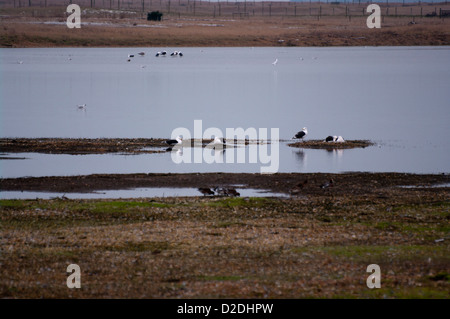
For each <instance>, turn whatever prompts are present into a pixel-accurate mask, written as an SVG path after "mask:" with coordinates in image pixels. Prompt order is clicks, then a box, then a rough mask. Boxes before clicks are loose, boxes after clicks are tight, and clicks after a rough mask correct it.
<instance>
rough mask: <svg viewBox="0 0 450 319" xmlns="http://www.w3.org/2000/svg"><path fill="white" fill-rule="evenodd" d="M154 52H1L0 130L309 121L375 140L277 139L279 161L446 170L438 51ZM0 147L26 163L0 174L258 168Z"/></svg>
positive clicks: (88, 133)
mask: <svg viewBox="0 0 450 319" xmlns="http://www.w3.org/2000/svg"><path fill="white" fill-rule="evenodd" d="M160 50H167V52H168V53H169V54H170V53H171V52H172V50H171V48H64V49H54V48H51V49H49V48H44V49H0V81H1V91H0V93H1V97H0V105H1V108H0V118H1V128H0V134H1V136H2V137H71V138H95V137H111V138H112V137H124V138H132V137H144V138H150V137H162V138H169V137H170V136H171V134H172V131H173V130H174V129H175V128H177V127H184V128H186V129H188V130H190V131H191V132H192V135H193V136H192V137H196V138H199V137H201V136H196V135H195V134H194V120H202V125H203V131H204V130H206V129H207V128H212V127H215V128H218V129H220V130H221V131H222V132H223V133H224V135H225V132H226V129H227V128H238V127H242V128H244V129H247V128H256V129H257V130H258V129H259V128H267V129H268V131H269V133H270V129H271V128H278V129H279V138H280V139H281V140H289V139H290V138H291V137H292V136H293V135H294V134H295V133H296V132H297V131H299V130H300V129H301V128H302V127H304V126H306V127H307V128H308V136H307V137H308V138H309V139H324V138H325V137H326V136H328V135H342V136H343V137H344V138H345V139H370V140H372V141H374V142H375V143H376V145H375V146H371V147H368V148H365V149H352V150H343V151H332V152H329V151H326V150H313V149H293V148H290V147H288V146H287V145H286V144H287V142H284V141H282V142H280V143H274V144H272V147H279V168H278V171H280V172H346V171H371V172H388V171H389V172H413V173H441V172H444V173H448V172H449V171H450V170H449V168H450V164H449V163H450V161H449V159H450V156H449V155H450V142H449V138H448V136H450V129H449V124H448V123H450V112H449V111H450V48H449V47H357V48H177V49H176V50H180V51H182V52H183V54H184V56H183V57H176V58H175V57H170V56H169V57H155V53H156V52H157V51H160ZM174 50H175V49H174ZM140 51H144V52H145V53H146V55H145V56H143V57H142V56H139V55H138V54H137V53H138V52H140ZM128 54H134V55H135V57H134V58H131V61H130V62H127V59H128ZM275 59H278V63H277V64H276V65H275V66H274V65H273V64H272V62H274V60H275ZM78 104H86V110H79V109H77V105H78ZM201 133H203V132H201ZM268 138H270V134H269V136H268ZM269 152H270V149H269ZM2 156H3V157H8V156H9V157H24V158H26V159H18V160H0V176H1V177H19V176H46V175H78V174H91V173H149V172H174V173H182V172H218V171H221V172H259V171H260V167H261V166H265V165H264V164H261V163H259V162H258V163H254V164H250V163H247V164H239V163H233V164H231V163H213V164H206V163H201V164H194V163H191V164H188V163H181V164H176V163H174V162H173V161H172V158H171V155H170V154H169V153H164V154H147V155H121V154H119V155H84V156H70V155H47V154H7V155H2Z"/></svg>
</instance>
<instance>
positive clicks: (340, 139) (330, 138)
mask: <svg viewBox="0 0 450 319" xmlns="http://www.w3.org/2000/svg"><path fill="white" fill-rule="evenodd" d="M325 142H335V143H344V142H345V140H344V138H343V137H342V136H336V135H333V136H331V135H329V136H327V138H326V139H325Z"/></svg>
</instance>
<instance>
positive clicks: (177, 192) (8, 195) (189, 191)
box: [0, 187, 289, 199]
mask: <svg viewBox="0 0 450 319" xmlns="http://www.w3.org/2000/svg"><path fill="white" fill-rule="evenodd" d="M236 190H237V191H238V192H239V194H240V197H289V195H287V194H282V193H273V192H269V191H265V190H261V189H252V188H242V189H240V188H237V189H236ZM179 196H183V197H190V196H203V195H202V194H201V193H200V192H199V191H198V190H197V189H196V188H177V187H173V188H165V187H158V188H157V187H154V188H134V189H121V190H103V191H96V192H91V193H52V192H31V191H24V192H20V191H6V192H4V191H2V192H0V199H36V198H39V199H53V198H63V197H66V198H68V199H101V198H115V199H119V198H148V197H179ZM214 198H228V197H217V196H216V197H214Z"/></svg>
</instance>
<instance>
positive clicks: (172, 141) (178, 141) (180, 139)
mask: <svg viewBox="0 0 450 319" xmlns="http://www.w3.org/2000/svg"><path fill="white" fill-rule="evenodd" d="M182 142H183V139H182V138H181V136H179V135H178V136H177V138H176V139H174V140H167V141H166V143H167V144H169V145H170V146H173V145H176V144H181V143H182Z"/></svg>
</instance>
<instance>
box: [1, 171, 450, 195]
mask: <svg viewBox="0 0 450 319" xmlns="http://www.w3.org/2000/svg"><path fill="white" fill-rule="evenodd" d="M331 179H332V180H333V185H332V187H329V188H326V189H323V188H321V185H323V184H325V183H327V182H329V181H330V180H331ZM305 181H307V183H306V184H305V186H304V187H303V188H302V191H301V194H302V195H323V194H324V193H327V192H330V190H332V192H331V193H330V194H336V195H337V194H339V195H354V194H360V195H364V194H366V195H367V194H378V193H380V194H382V193H384V192H386V191H388V192H389V191H391V189H392V188H395V187H400V186H402V187H404V186H407V187H422V188H423V189H422V191H424V192H427V191H429V192H434V191H436V188H435V187H434V186H436V185H446V184H449V183H450V176H449V175H448V174H429V175H417V174H404V173H364V172H355V173H343V174H328V173H277V174H257V173H255V174H252V173H247V174H243V173H189V174H170V173H164V174H160V173H152V174H93V175H81V176H48V177H24V178H4V179H0V190H1V191H45V192H57V193H88V192H95V191H99V190H120V189H134V188H142V187H195V188H198V187H211V188H213V187H216V186H219V187H222V186H223V187H229V186H235V185H239V187H240V188H241V189H242V188H252V189H264V190H268V191H271V192H275V193H284V194H290V192H291V190H292V189H293V188H295V187H296V185H298V184H299V183H304V182H305ZM199 195H200V193H199ZM383 196H384V195H383Z"/></svg>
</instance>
